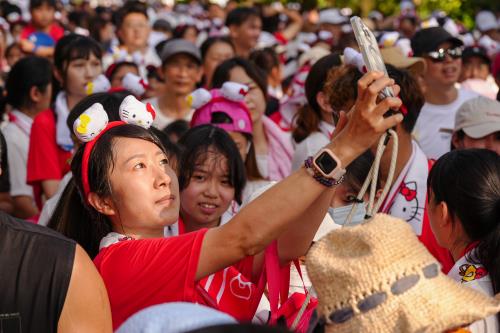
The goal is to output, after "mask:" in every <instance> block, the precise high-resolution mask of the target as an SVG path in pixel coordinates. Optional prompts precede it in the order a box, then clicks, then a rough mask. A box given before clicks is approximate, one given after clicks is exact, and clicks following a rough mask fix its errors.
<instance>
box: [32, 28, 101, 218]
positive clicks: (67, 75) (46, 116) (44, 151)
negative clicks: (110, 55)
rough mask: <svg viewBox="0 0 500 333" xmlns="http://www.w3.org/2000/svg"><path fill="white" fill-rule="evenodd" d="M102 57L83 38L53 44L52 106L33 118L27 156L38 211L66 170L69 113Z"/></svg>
mask: <svg viewBox="0 0 500 333" xmlns="http://www.w3.org/2000/svg"><path fill="white" fill-rule="evenodd" d="M101 57H102V51H101V48H100V46H99V44H97V42H95V41H94V40H93V39H91V38H88V37H85V36H80V35H76V34H70V35H67V36H64V37H63V38H61V40H60V41H59V42H58V43H57V45H56V48H55V51H54V67H55V70H54V76H55V78H56V80H57V82H55V84H54V88H55V89H54V94H53V96H54V97H55V100H54V104H53V107H52V109H48V110H46V111H43V112H41V113H40V114H39V115H38V116H36V118H35V119H34V121H33V126H32V129H31V136H30V148H29V154H28V172H27V182H28V184H30V185H32V186H33V190H34V194H35V200H36V203H37V206H38V208H39V209H40V208H41V203H42V196H43V197H45V199H48V198H50V197H52V196H53V195H54V194H55V192H56V191H57V188H58V185H59V181H60V180H61V178H62V177H63V176H64V175H65V174H66V173H67V172H68V171H69V159H70V158H71V155H72V149H73V140H72V139H71V132H70V130H69V129H68V127H67V126H66V119H67V117H68V114H69V111H70V110H71V109H72V108H73V107H74V106H75V105H76V104H77V103H78V102H79V101H80V100H82V99H83V98H84V97H85V96H87V92H86V85H87V83H88V82H91V81H93V80H94V79H95V78H96V77H97V76H98V75H99V74H101V72H102V66H101ZM58 88H59V89H58Z"/></svg>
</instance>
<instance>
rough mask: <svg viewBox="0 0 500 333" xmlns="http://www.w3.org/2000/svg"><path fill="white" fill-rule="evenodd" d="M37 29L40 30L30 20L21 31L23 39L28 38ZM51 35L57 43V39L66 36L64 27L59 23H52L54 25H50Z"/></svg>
mask: <svg viewBox="0 0 500 333" xmlns="http://www.w3.org/2000/svg"><path fill="white" fill-rule="evenodd" d="M37 31H38V30H37V29H36V28H35V26H34V25H33V24H32V23H31V22H30V23H28V25H27V26H25V27H24V28H23V30H22V31H21V39H28V37H29V36H30V35H31V34H32V33H34V32H37ZM49 35H50V37H52V39H54V42H56V43H57V41H58V40H59V39H61V38H62V37H63V36H64V29H63V28H61V26H60V25H59V24H57V23H52V25H51V26H50V31H49Z"/></svg>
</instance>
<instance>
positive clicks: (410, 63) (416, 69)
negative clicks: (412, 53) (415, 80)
mask: <svg viewBox="0 0 500 333" xmlns="http://www.w3.org/2000/svg"><path fill="white" fill-rule="evenodd" d="M392 65H393V66H394V67H397V68H406V69H408V70H409V71H410V72H412V73H413V74H417V75H423V74H424V73H425V69H426V64H425V60H424V59H423V58H419V57H412V58H408V57H401V58H397V59H392Z"/></svg>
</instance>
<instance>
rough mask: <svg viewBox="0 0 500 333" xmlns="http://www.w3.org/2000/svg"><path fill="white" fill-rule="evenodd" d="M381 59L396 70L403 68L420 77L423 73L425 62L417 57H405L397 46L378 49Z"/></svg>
mask: <svg viewBox="0 0 500 333" xmlns="http://www.w3.org/2000/svg"><path fill="white" fill-rule="evenodd" d="M380 54H381V55H382V59H384V62H385V63H386V64H390V65H393V66H394V67H396V68H404V69H407V70H409V71H410V72H412V73H413V74H419V75H422V74H424V73H425V69H426V65H425V60H424V59H423V58H419V57H412V58H409V57H406V56H405V55H404V54H403V51H401V49H400V48H399V47H397V46H391V47H384V48H382V49H380Z"/></svg>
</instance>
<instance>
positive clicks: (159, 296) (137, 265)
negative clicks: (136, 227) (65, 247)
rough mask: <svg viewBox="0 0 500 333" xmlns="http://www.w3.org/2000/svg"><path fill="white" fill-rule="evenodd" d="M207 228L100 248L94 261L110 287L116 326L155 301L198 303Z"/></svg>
mask: <svg viewBox="0 0 500 333" xmlns="http://www.w3.org/2000/svg"><path fill="white" fill-rule="evenodd" d="M206 232H207V229H202V230H199V231H197V232H190V233H187V234H184V235H181V236H177V237H170V238H155V239H140V240H128V241H121V242H119V243H116V244H113V245H110V246H108V247H106V248H104V249H102V250H101V252H99V254H98V255H97V257H95V259H94V264H95V265H96V267H97V270H98V271H99V273H100V274H101V276H102V279H103V280H104V284H105V285H106V289H107V290H108V295H109V300H110V303H111V314H112V317H113V330H116V329H117V328H118V327H119V326H120V325H121V324H122V323H123V322H124V321H125V320H126V319H127V318H128V317H130V316H131V315H133V314H134V313H136V312H138V311H140V310H142V309H144V308H147V307H150V306H152V305H156V304H161V303H167V302H191V303H197V300H198V299H199V297H198V296H197V292H196V281H195V276H196V269H197V267H198V260H199V257H200V250H201V245H202V242H203V238H204V237H205V233H206Z"/></svg>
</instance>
